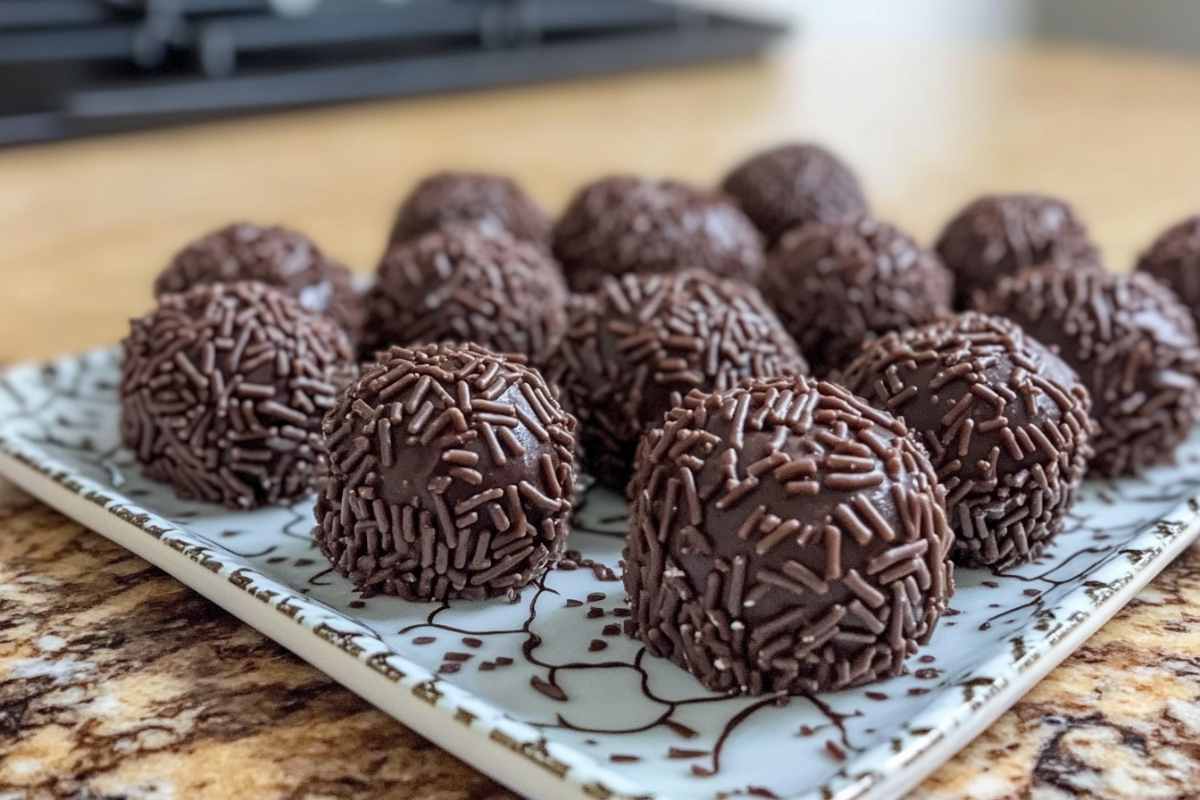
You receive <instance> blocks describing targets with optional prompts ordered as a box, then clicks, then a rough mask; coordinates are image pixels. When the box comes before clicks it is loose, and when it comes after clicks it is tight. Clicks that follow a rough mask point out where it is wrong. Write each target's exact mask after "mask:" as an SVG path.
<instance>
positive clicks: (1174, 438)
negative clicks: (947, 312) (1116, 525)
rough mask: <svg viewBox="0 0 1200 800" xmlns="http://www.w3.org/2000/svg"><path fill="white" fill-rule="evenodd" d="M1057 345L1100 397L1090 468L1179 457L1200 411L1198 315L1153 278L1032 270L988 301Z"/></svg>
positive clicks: (986, 305)
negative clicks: (1178, 451) (1181, 444)
mask: <svg viewBox="0 0 1200 800" xmlns="http://www.w3.org/2000/svg"><path fill="white" fill-rule="evenodd" d="M979 307H980V309H981V310H983V311H987V312H989V313H994V314H1002V315H1004V316H1006V317H1008V318H1010V319H1012V320H1013V321H1015V322H1016V323H1018V324H1019V325H1021V327H1023V328H1024V329H1025V330H1026V332H1028V333H1029V335H1030V336H1033V337H1035V338H1036V339H1038V340H1039V341H1041V342H1043V343H1045V344H1046V345H1048V346H1050V347H1052V348H1055V349H1056V350H1057V352H1058V354H1059V355H1060V356H1062V358H1063V360H1064V361H1066V362H1067V363H1068V364H1070V365H1071V366H1072V367H1074V368H1075V371H1076V372H1078V373H1079V376H1080V379H1081V380H1082V381H1083V383H1084V385H1085V386H1087V388H1088V391H1089V392H1090V393H1091V395H1092V416H1093V418H1094V419H1095V420H1096V421H1097V423H1098V424H1099V432H1098V433H1097V435H1096V436H1095V437H1094V439H1093V444H1094V447H1095V456H1094V457H1093V458H1092V461H1091V463H1090V465H1089V468H1090V469H1091V470H1093V471H1095V472H1097V473H1099V474H1101V475H1110V476H1115V475H1123V474H1133V473H1136V472H1138V471H1140V470H1141V469H1142V468H1143V467H1147V466H1150V465H1152V464H1156V463H1161V462H1164V461H1167V460H1170V458H1171V456H1172V453H1173V451H1174V449H1175V446H1176V445H1178V444H1179V442H1180V441H1182V440H1183V438H1184V437H1185V436H1186V435H1187V433H1188V432H1189V431H1190V430H1191V428H1192V425H1193V424H1194V423H1195V421H1196V417H1197V415H1198V414H1200V343H1198V342H1197V339H1196V328H1195V324H1194V323H1193V321H1192V317H1191V314H1189V313H1188V310H1187V309H1186V308H1184V307H1183V305H1182V304H1180V302H1179V300H1178V299H1177V298H1176V297H1175V295H1174V294H1173V293H1172V292H1171V291H1170V290H1168V289H1167V288H1165V287H1164V286H1163V285H1162V284H1160V283H1158V282H1157V281H1155V280H1154V279H1153V278H1151V277H1149V276H1148V275H1145V274H1140V273H1134V274H1132V275H1115V274H1110V273H1106V272H1101V271H1084V272H1076V273H1068V272H1063V271H1061V270H1053V269H1049V270H1047V269H1040V270H1030V271H1028V272H1025V273H1022V274H1021V275H1018V276H1016V277H1015V278H1006V279H1004V280H1002V281H1000V283H999V284H997V285H996V287H995V288H994V289H993V290H992V291H991V292H989V293H988V294H987V295H986V296H985V297H981V298H980V300H979Z"/></svg>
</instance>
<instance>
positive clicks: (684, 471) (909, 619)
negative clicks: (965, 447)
mask: <svg viewBox="0 0 1200 800" xmlns="http://www.w3.org/2000/svg"><path fill="white" fill-rule="evenodd" d="M630 494H631V495H632V497H633V507H632V518H631V521H630V525H629V533H628V535H627V537H626V547H625V553H624V556H625V560H624V570H625V590H626V594H627V595H628V598H629V603H630V609H631V611H632V612H633V614H632V619H633V620H635V622H636V632H637V636H638V638H640V639H641V640H642V641H643V642H644V643H645V645H646V647H647V649H649V650H650V652H651V653H654V654H655V655H659V656H665V657H667V658H670V659H671V660H672V661H674V662H675V663H676V664H679V665H680V666H682V667H684V668H685V669H687V670H688V671H690V672H691V673H692V674H693V675H695V676H696V677H697V678H698V679H699V680H700V682H701V683H702V684H704V686H705V687H706V688H708V689H712V690H714V691H720V692H741V693H747V694H762V693H774V692H787V693H791V694H802V693H806V692H817V691H824V690H829V689H842V688H845V687H848V686H857V685H860V684H864V683H869V682H870V681H874V680H879V679H881V678H885V677H888V676H892V675H899V674H900V672H901V670H902V666H903V662H904V659H905V657H907V656H910V655H912V654H913V653H915V652H916V650H917V648H918V646H919V645H920V644H923V643H924V642H926V641H928V639H929V637H930V636H931V635H932V634H933V630H934V628H935V627H936V625H937V622H938V618H939V617H940V616H941V615H942V614H943V612H945V610H946V602H947V599H948V598H949V597H950V596H951V595H952V594H953V592H954V567H953V564H952V563H951V562H950V560H949V553H950V549H951V546H952V544H953V542H954V534H953V533H952V532H951V531H950V528H949V526H948V525H947V522H946V511H945V505H944V503H943V494H944V493H943V490H942V488H941V486H940V485H939V484H938V480H937V476H936V475H935V474H934V471H933V468H932V467H931V466H930V464H929V461H928V459H927V458H926V456H925V453H924V451H923V450H922V449H921V448H920V447H919V446H918V445H917V444H916V442H915V441H914V440H913V439H912V438H911V437H910V436H908V435H907V434H906V430H905V426H904V423H903V422H902V421H900V420H898V419H896V418H895V417H893V416H892V415H891V414H887V413H885V412H881V411H878V410H876V409H874V408H872V407H871V406H870V405H868V404H867V403H866V402H865V401H863V400H862V399H861V398H858V397H855V396H854V395H853V394H851V393H850V392H848V391H846V390H845V389H844V388H842V387H840V386H838V385H836V384H833V383H828V382H817V381H816V380H814V379H812V378H805V377H793V378H773V379H768V380H756V381H747V382H746V383H745V384H744V385H743V386H741V387H738V388H736V389H733V390H730V391H726V392H718V393H713V394H705V393H703V392H699V391H697V392H692V393H691V394H689V395H688V396H687V398H686V399H685V400H684V403H683V405H682V406H681V407H679V408H675V409H673V410H672V411H671V413H670V414H669V415H668V416H667V420H666V423H665V424H664V425H663V426H662V427H661V428H656V429H654V430H652V431H650V432H648V433H647V434H646V436H645V438H643V439H642V443H641V446H640V447H639V449H638V456H637V473H636V475H635V477H634V479H633V482H632V483H631V486H630Z"/></svg>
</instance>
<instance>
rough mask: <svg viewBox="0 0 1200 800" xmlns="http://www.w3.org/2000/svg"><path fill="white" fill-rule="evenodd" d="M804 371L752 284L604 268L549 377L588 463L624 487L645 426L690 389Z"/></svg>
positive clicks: (578, 305) (575, 309)
mask: <svg viewBox="0 0 1200 800" xmlns="http://www.w3.org/2000/svg"><path fill="white" fill-rule="evenodd" d="M807 371H808V365H807V364H806V363H805V361H804V358H803V356H801V355H800V352H799V350H797V349H796V344H795V342H793V341H792V339H791V337H789V336H788V335H787V333H786V332H785V331H784V330H783V326H782V325H780V323H779V320H778V319H776V317H775V315H774V314H773V313H772V312H771V310H770V309H768V308H767V306H766V304H765V303H764V302H763V300H762V297H761V296H760V295H759V293H758V291H757V290H755V289H754V288H752V287H750V286H747V285H746V284H743V283H740V282H737V281H730V280H722V279H721V278H718V277H716V276H714V275H712V274H710V273H707V272H704V271H703V270H687V271H684V272H679V273H674V274H671V275H645V274H642V275H625V276H623V277H621V278H609V279H607V280H606V281H605V282H604V284H603V285H602V287H601V289H600V291H598V292H596V293H595V294H594V295H592V296H590V297H584V298H579V299H576V300H575V301H573V302H572V303H571V305H570V319H569V321H568V323H567V334H566V336H565V337H564V338H563V342H562V346H561V347H560V348H559V352H558V354H557V356H556V359H555V366H554V367H552V368H551V371H550V378H551V381H552V382H553V383H555V384H556V385H558V386H559V387H561V389H562V391H563V398H564V403H565V405H566V406H567V409H568V410H569V411H571V413H573V414H575V415H576V416H577V417H578V418H579V423H580V431H581V447H582V451H583V457H584V463H585V464H586V465H587V467H588V469H589V471H590V472H591V473H592V474H593V475H594V476H595V477H596V478H597V479H598V480H600V481H601V482H603V483H605V484H606V485H608V486H610V487H612V488H615V489H618V490H623V489H624V488H625V485H626V484H627V483H628V482H629V476H630V473H631V471H632V464H633V455H634V452H635V451H636V450H637V444H638V439H639V438H640V437H641V435H642V432H643V431H645V430H646V429H647V428H649V427H653V426H655V425H659V424H662V418H663V414H665V413H666V412H667V411H668V410H670V409H671V408H672V407H673V406H676V405H679V403H680V402H682V400H683V397H684V395H686V394H687V393H688V392H690V391H691V390H692V389H705V390H710V391H711V390H722V389H731V388H733V387H734V386H736V385H737V383H738V382H739V381H740V380H741V379H742V378H747V377H756V378H757V377H771V376H774V375H785V374H791V373H806V372H807Z"/></svg>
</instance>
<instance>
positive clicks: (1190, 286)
mask: <svg viewBox="0 0 1200 800" xmlns="http://www.w3.org/2000/svg"><path fill="white" fill-rule="evenodd" d="M1137 271H1138V272H1144V273H1146V274H1147V275H1150V276H1151V277H1153V278H1154V279H1156V280H1158V281H1159V282H1160V283H1163V284H1166V286H1167V287H1168V288H1169V289H1170V290H1171V291H1173V292H1175V295H1176V296H1177V297H1178V298H1179V299H1180V301H1182V302H1183V304H1184V305H1185V306H1187V308H1188V310H1189V311H1191V312H1192V319H1193V320H1200V214H1196V215H1194V216H1191V217H1188V218H1186V219H1182V220H1180V221H1179V222H1177V223H1175V224H1174V225H1172V226H1171V227H1169V228H1167V229H1166V230H1165V231H1163V232H1162V233H1161V234H1160V235H1159V237H1158V238H1157V239H1155V240H1154V242H1153V243H1152V244H1151V245H1150V247H1148V248H1147V249H1146V252H1144V253H1142V256H1141V258H1139V259H1138V262H1137Z"/></svg>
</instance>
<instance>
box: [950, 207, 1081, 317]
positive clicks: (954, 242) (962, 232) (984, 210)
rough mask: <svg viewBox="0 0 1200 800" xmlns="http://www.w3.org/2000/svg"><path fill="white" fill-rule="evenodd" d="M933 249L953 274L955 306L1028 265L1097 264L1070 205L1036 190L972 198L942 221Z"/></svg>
mask: <svg viewBox="0 0 1200 800" xmlns="http://www.w3.org/2000/svg"><path fill="white" fill-rule="evenodd" d="M936 249H937V252H938V255H939V256H941V258H942V263H944V264H945V265H946V267H947V268H948V269H949V270H950V271H951V272H952V273H953V274H954V279H955V284H954V288H955V292H954V306H955V308H960V309H961V308H967V307H968V306H969V305H971V304H972V302H973V300H972V299H973V297H974V295H975V293H976V292H978V291H981V290H987V289H989V288H991V287H992V286H993V285H994V284H995V283H996V281H998V280H999V279H1000V278H1002V277H1004V276H1006V275H1016V274H1017V273H1018V272H1020V271H1022V270H1024V269H1028V268H1030V267H1035V266H1052V267H1058V268H1062V269H1066V270H1069V271H1076V270H1079V269H1101V268H1102V267H1101V265H1100V255H1099V252H1098V251H1097V250H1096V246H1095V245H1094V244H1092V242H1091V239H1090V238H1089V237H1088V232H1087V229H1086V228H1085V227H1084V225H1083V223H1082V222H1080V221H1079V219H1078V218H1077V217H1076V216H1075V212H1074V210H1073V209H1072V208H1071V207H1070V206H1069V205H1067V203H1065V202H1064V201H1062V200H1059V199H1057V198H1054V197H1045V196H1043V195H1037V194H1004V195H986V196H983V197H979V198H977V199H975V200H974V201H972V202H971V203H969V204H968V205H967V206H966V207H965V208H963V209H962V210H961V211H959V212H958V214H956V215H955V216H954V218H953V219H951V220H950V222H948V223H947V224H946V227H945V229H944V230H943V231H942V234H941V236H940V237H939V239H938V242H937V248H936Z"/></svg>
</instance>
